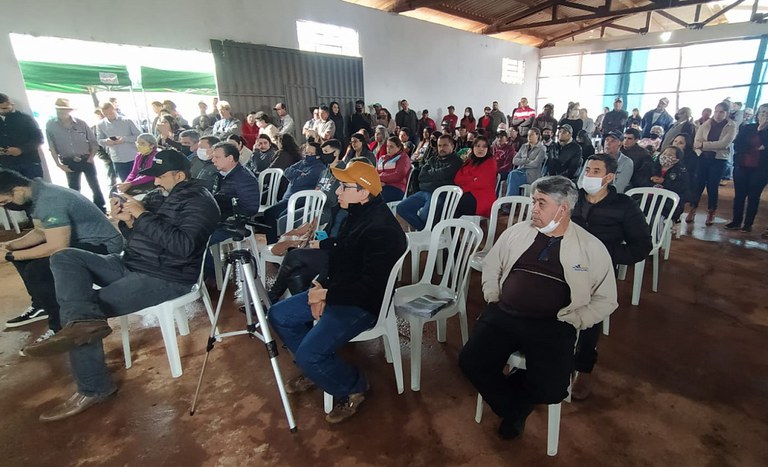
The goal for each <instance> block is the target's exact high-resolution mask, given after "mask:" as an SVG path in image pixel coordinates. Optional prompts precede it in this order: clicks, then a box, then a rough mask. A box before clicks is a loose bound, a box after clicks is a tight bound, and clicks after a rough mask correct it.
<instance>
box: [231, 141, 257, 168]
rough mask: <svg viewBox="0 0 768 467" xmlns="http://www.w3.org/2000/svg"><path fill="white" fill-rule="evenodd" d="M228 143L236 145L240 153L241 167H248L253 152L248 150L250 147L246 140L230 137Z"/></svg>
mask: <svg viewBox="0 0 768 467" xmlns="http://www.w3.org/2000/svg"><path fill="white" fill-rule="evenodd" d="M227 141H228V142H229V143H231V144H234V145H235V147H236V148H237V150H238V151H240V165H242V166H247V165H248V163H249V162H251V158H252V157H253V151H251V150H250V149H248V146H247V145H246V144H245V139H243V137H242V136H237V135H229V137H227Z"/></svg>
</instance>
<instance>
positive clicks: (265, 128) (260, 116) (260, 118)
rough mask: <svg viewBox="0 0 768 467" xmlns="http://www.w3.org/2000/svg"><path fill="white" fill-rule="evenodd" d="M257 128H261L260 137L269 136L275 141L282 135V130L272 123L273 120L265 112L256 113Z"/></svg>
mask: <svg viewBox="0 0 768 467" xmlns="http://www.w3.org/2000/svg"><path fill="white" fill-rule="evenodd" d="M256 126H258V127H259V134H260V135H267V136H269V139H271V140H273V141H274V140H275V139H277V137H278V135H279V134H280V130H278V129H277V127H276V126H275V125H274V124H273V123H272V119H271V118H270V117H269V115H267V114H265V113H264V112H257V113H256Z"/></svg>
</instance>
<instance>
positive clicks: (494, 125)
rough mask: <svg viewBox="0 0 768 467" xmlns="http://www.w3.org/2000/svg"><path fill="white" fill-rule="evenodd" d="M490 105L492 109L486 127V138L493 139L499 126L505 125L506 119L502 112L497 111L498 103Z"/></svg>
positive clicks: (494, 102)
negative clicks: (489, 120) (487, 133)
mask: <svg viewBox="0 0 768 467" xmlns="http://www.w3.org/2000/svg"><path fill="white" fill-rule="evenodd" d="M491 105H492V107H493V108H492V110H491V124H490V125H489V127H488V130H489V131H490V134H489V135H486V136H488V137H489V138H492V137H493V138H495V137H496V133H497V129H498V128H499V125H501V124H502V123H507V117H505V116H504V112H502V111H501V110H499V101H493V104H491Z"/></svg>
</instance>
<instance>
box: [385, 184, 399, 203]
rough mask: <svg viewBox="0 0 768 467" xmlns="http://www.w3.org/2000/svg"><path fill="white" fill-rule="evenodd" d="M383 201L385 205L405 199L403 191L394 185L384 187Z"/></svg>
mask: <svg viewBox="0 0 768 467" xmlns="http://www.w3.org/2000/svg"><path fill="white" fill-rule="evenodd" d="M381 199H382V201H384V202H385V203H389V202H390V201H400V200H402V199H403V190H401V189H400V188H397V187H395V186H392V185H384V186H383V187H381Z"/></svg>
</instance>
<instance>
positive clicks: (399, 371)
mask: <svg viewBox="0 0 768 467" xmlns="http://www.w3.org/2000/svg"><path fill="white" fill-rule="evenodd" d="M407 255H408V248H406V249H405V251H404V252H403V254H402V255H401V256H400V259H398V260H397V262H396V263H395V265H394V266H392V272H390V273H389V279H387V288H386V289H385V290H384V300H383V301H382V302H381V309H380V310H379V319H378V320H377V321H376V324H375V325H374V326H373V327H372V328H371V329H368V330H367V331H363V332H361V333H360V334H358V335H357V337H355V338H354V339H352V340H351V341H350V342H362V341H369V340H373V339H378V338H379V337H381V338H382V341H383V342H384V357H385V358H386V359H387V362H389V363H392V365H393V367H394V370H395V381H396V383H397V393H398V394H402V393H403V391H405V388H404V384H403V357H402V356H401V355H400V337H399V335H398V333H397V318H396V317H395V308H394V305H393V303H392V295H393V291H394V289H395V281H396V279H397V274H398V273H399V272H400V268H402V267H403V261H404V260H405V257H406V256H407ZM323 405H324V407H325V413H331V410H333V396H332V395H330V394H328V393H327V392H326V393H324V397H323Z"/></svg>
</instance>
